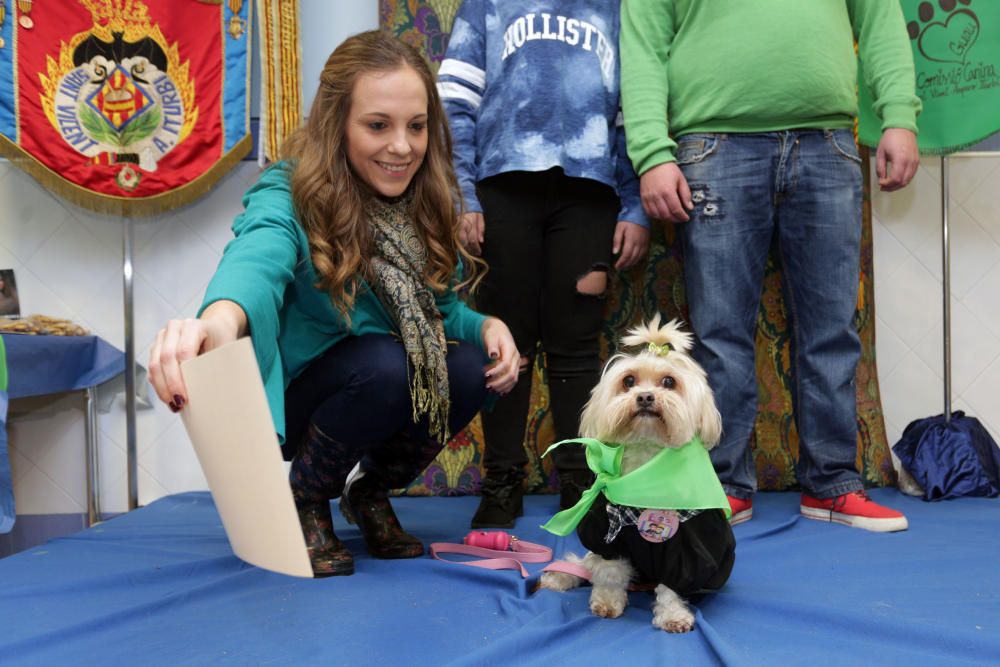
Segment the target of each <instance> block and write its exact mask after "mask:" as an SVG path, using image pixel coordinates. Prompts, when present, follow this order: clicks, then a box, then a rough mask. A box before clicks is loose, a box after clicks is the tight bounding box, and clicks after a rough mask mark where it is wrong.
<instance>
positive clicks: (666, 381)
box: [660, 375, 677, 389]
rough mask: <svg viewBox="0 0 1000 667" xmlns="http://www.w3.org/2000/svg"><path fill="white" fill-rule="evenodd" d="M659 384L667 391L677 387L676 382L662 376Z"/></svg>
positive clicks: (669, 377)
mask: <svg viewBox="0 0 1000 667" xmlns="http://www.w3.org/2000/svg"><path fill="white" fill-rule="evenodd" d="M660 384H661V385H662V386H663V387H665V388H667V389H673V388H674V387H676V386H677V380H675V379H674V378H672V377H671V376H669V375H667V376H664V378H663V379H662V380H660Z"/></svg>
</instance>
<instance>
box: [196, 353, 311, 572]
mask: <svg viewBox="0 0 1000 667" xmlns="http://www.w3.org/2000/svg"><path fill="white" fill-rule="evenodd" d="M181 373H182V375H183V376H184V383H185V385H186V386H187V390H188V403H187V405H185V406H184V409H183V410H181V417H182V419H183V421H184V426H185V428H186V429H187V432H188V436H189V437H190V438H191V442H192V443H193V444H194V448H195V452H196V453H197V455H198V461H199V462H200V463H201V468H202V470H203V471H204V472H205V478H206V479H207V480H208V486H209V488H210V489H211V491H212V498H213V499H214V500H215V506H216V507H217V508H218V511H219V515H220V516H221V517H222V525H223V526H224V527H225V529H226V535H227V536H228V537H229V543H230V544H231V545H232V547H233V551H234V552H235V553H236V555H237V556H239V557H240V558H242V559H243V560H245V561H246V562H248V563H251V564H252V565H256V566H258V567H262V568H264V569H267V570H273V571H275V572H280V573H282V574H288V575H293V576H296V577H312V576H313V574H312V568H311V567H310V565H309V553H308V551H307V550H306V544H305V538H304V537H303V536H302V528H301V527H300V525H299V521H298V515H297V514H296V511H295V503H294V501H293V500H292V491H291V488H290V487H289V484H288V475H287V473H286V472H285V466H284V462H283V461H282V458H281V452H280V447H279V446H278V438H277V435H276V434H275V432H274V423H273V422H272V421H271V412H270V410H269V408H268V405H267V398H266V397H265V395H264V385H263V382H262V381H261V377H260V371H259V370H258V369H257V361H256V358H255V357H254V353H253V347H252V345H251V343H250V339H249V338H241V339H240V340H238V341H236V342H235V343H230V344H229V345H225V346H223V347H220V348H218V349H215V350H212V351H211V352H207V353H205V354H202V355H200V356H198V357H196V358H194V359H190V360H188V361H185V362H183V363H182V364H181Z"/></svg>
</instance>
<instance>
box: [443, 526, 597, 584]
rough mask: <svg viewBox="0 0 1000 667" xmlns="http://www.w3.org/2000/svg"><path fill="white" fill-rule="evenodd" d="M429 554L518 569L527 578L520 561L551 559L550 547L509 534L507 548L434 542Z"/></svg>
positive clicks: (492, 566)
mask: <svg viewBox="0 0 1000 667" xmlns="http://www.w3.org/2000/svg"><path fill="white" fill-rule="evenodd" d="M439 554H461V555H463V556H479V557H481V558H483V559H484V560H470V561H454V560H448V559H447V558H441V556H440V555H439ZM431 556H433V557H434V558H436V559H438V560H442V561H444V562H446V563H454V564H456V565H471V566H472V567H482V568H486V569H487V570H520V571H521V576H522V577H524V578H527V577H528V571H527V570H525V569H524V565H522V563H547V562H549V561H550V560H552V549H550V548H549V547H546V546H543V545H541V544H535V543H533V542H525V541H524V540H519V539H517V538H516V537H514V536H513V535H511V536H510V548H509V549H487V548H485V547H476V546H471V545H468V544H451V543H449V542H434V543H433V544H431ZM549 567H551V565H550V566H549ZM588 578H589V576H588Z"/></svg>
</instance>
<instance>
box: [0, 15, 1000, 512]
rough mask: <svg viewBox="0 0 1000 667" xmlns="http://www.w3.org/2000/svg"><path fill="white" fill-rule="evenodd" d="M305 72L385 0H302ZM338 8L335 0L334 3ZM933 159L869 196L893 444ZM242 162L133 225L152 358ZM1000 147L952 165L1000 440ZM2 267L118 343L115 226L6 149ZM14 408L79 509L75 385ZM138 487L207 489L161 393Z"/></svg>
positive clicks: (931, 301) (44, 507) (959, 312)
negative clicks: (183, 202) (199, 193)
mask: <svg viewBox="0 0 1000 667" xmlns="http://www.w3.org/2000/svg"><path fill="white" fill-rule="evenodd" d="M301 6H302V12H303V16H305V17H307V18H306V20H304V21H303V23H302V39H303V77H304V82H305V83H304V89H305V90H304V92H305V93H306V94H307V101H311V99H312V94H313V92H314V90H313V89H314V88H315V85H316V80H317V78H318V74H319V70H320V68H321V67H322V64H323V62H325V60H326V57H327V55H328V54H329V52H330V51H331V50H332V48H333V47H334V46H335V45H336V44H337V43H339V41H340V40H341V39H342V38H343V37H346V36H347V35H349V34H352V33H355V32H359V31H361V30H366V29H370V28H374V27H376V24H377V3H376V1H375V0H338V1H337V2H336V3H329V2H326V1H324V0H301ZM334 7H336V9H334ZM937 163H938V161H937V159H936V158H925V159H924V164H923V166H921V168H920V170H919V172H918V174H917V176H916V179H915V181H914V183H913V185H911V186H910V187H909V188H907V189H906V190H904V191H902V192H899V193H896V194H893V195H884V194H881V193H876V194H875V201H874V218H875V219H874V221H873V222H874V232H875V295H876V315H877V318H878V324H877V339H878V343H877V344H878V366H879V379H880V384H881V389H882V400H883V405H884V408H885V417H886V426H887V429H888V435H889V441H890V444H891V443H893V442H895V441H896V440H897V439H898V437H899V435H900V434H901V433H902V430H903V428H904V427H905V426H906V424H907V423H909V421H910V420H912V419H916V418H918V417H923V416H927V415H931V414H938V413H940V412H941V410H942V404H943V399H942V391H943V389H942V386H943V385H942V379H941V378H942V370H941V367H942V363H941V352H940V350H941V333H940V331H941V307H940V302H941V297H940V294H941V277H940V276H941V270H940V246H939V238H940V205H939V199H938V192H939V189H940V188H939V186H940V170H939V168H938V166H937ZM256 173H257V168H256V166H255V165H254V164H252V163H242V164H241V165H240V166H239V167H238V168H237V169H236V170H234V171H233V172H232V173H231V174H229V175H228V176H226V177H225V178H224V179H223V180H222V181H221V182H220V183H219V185H218V186H217V187H216V188H215V190H214V191H213V192H212V193H211V194H209V195H208V196H206V197H205V198H203V199H202V200H200V201H199V202H197V203H196V204H193V205H191V206H188V207H187V208H184V209H181V210H177V211H174V212H172V213H170V214H167V215H163V216H160V217H159V218H156V219H153V220H150V221H147V222H143V223H140V224H138V225H137V227H136V230H135V236H136V240H135V260H136V261H135V274H136V275H135V326H136V341H137V342H136V349H137V357H138V358H139V359H140V360H142V361H144V360H145V359H146V358H147V357H148V351H149V347H150V345H151V343H152V341H153V337H154V335H155V332H156V330H157V329H158V328H159V327H160V326H161V325H162V324H163V322H165V321H166V320H167V319H169V318H172V317H187V316H192V315H193V314H194V313H195V311H196V309H197V307H198V305H199V303H200V300H201V296H202V292H203V290H204V287H205V285H206V283H207V281H208V279H209V277H210V275H211V273H212V272H213V271H214V269H215V265H216V263H217V262H218V258H219V256H220V255H221V253H222V250H223V247H224V246H225V243H226V242H227V240H228V239H229V237H230V232H229V225H230V223H231V221H232V218H233V216H234V215H236V213H237V212H238V211H239V209H240V196H241V194H242V192H243V190H244V189H245V188H246V187H247V186H248V185H249V184H250V183H251V182H252V181H253V180H254V179H255V178H256ZM998 192H1000V157H991V158H962V157H958V158H953V167H952V177H951V198H952V202H951V206H952V208H951V211H952V215H951V222H952V225H951V231H952V248H953V254H952V294H953V298H954V302H953V347H954V351H953V358H954V375H953V382H954V407H955V408H956V409H964V410H967V411H968V412H969V413H970V414H972V415H974V416H977V417H979V418H980V419H981V420H982V421H984V422H985V423H986V424H987V426H988V428H989V429H990V431H991V433H992V434H993V436H994V438H997V439H998V440H1000V299H998V298H997V297H996V294H997V293H998V292H1000V205H998V204H1000V196H998V194H997V193H998ZM0 202H3V204H4V205H3V206H0V268H6V267H13V268H14V269H15V271H16V273H17V279H18V287H19V288H20V296H21V304H22V309H23V312H25V313H34V312H39V313H45V314H48V315H53V316H57V317H67V318H71V319H73V320H74V321H76V322H78V323H80V324H82V325H83V326H86V327H88V328H90V329H91V330H93V331H94V332H95V333H97V334H98V335H100V336H102V337H104V338H105V339H107V340H108V341H110V342H112V343H113V344H115V345H117V346H119V347H122V346H123V344H124V342H123V334H122V297H121V250H120V249H121V226H120V224H119V222H117V221H115V220H109V219H107V218H105V217H102V216H99V215H95V214H92V213H89V212H87V211H84V210H82V209H79V208H76V207H74V206H72V205H70V204H67V203H65V202H64V201H63V200H61V199H59V198H57V197H55V196H53V195H51V194H50V193H48V192H47V191H45V190H44V189H43V188H42V187H40V186H39V185H38V184H37V183H36V182H35V181H34V180H32V179H31V178H30V177H28V176H27V175H25V174H24V173H23V172H21V171H20V170H18V169H16V168H15V167H13V166H12V165H10V164H9V163H7V162H2V161H0ZM43 403H44V405H42V407H39V408H38V409H35V410H33V411H31V412H29V413H26V414H24V415H21V416H16V417H14V418H12V419H11V422H10V424H9V427H10V445H11V447H10V449H11V463H12V471H13V478H14V491H15V496H16V499H17V503H18V508H17V509H18V512H19V513H22V514H48V513H61V512H66V513H71V512H82V511H84V508H85V498H84V484H83V472H82V470H83V469H82V466H83V440H84V431H83V418H82V412H81V410H80V405H79V401H78V400H77V399H76V398H75V397H68V398H62V399H59V400H55V401H52V400H48V401H44V402H43ZM123 408H124V402H123V400H122V398H121V397H119V398H118V399H117V400H116V402H115V404H114V405H113V406H112V409H111V412H110V413H109V414H107V415H101V422H100V463H101V494H102V500H103V503H104V507H103V509H104V510H105V511H123V510H124V509H125V507H126V498H127V496H126V494H127V490H126V469H125V453H124V452H125V414H124V409H123ZM138 450H139V470H140V475H139V500H140V503H142V504H146V503H149V502H151V501H153V500H155V499H156V498H159V497H161V496H163V495H167V494H171V493H178V492H181V491H187V490H192V489H204V488H205V481H204V477H203V476H202V474H201V471H200V468H199V466H198V464H197V461H196V459H195V456H194V453H193V450H192V449H191V446H190V443H189V442H188V440H187V437H186V435H185V433H184V429H183V427H182V426H181V423H180V420H179V419H178V418H177V417H176V416H175V415H173V414H172V413H171V412H170V411H169V410H167V409H166V408H165V407H163V406H162V405H159V404H157V405H156V406H155V407H154V408H152V409H149V410H142V411H140V412H139V413H138Z"/></svg>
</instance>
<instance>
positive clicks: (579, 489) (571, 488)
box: [559, 470, 594, 510]
mask: <svg viewBox="0 0 1000 667" xmlns="http://www.w3.org/2000/svg"><path fill="white" fill-rule="evenodd" d="M593 485H594V473H592V472H591V471H590V470H567V471H565V472H562V471H560V473H559V509H561V510H564V509H569V508H570V507H573V506H574V505H576V504H577V503H578V502H580V496H582V495H583V492H584V491H586V490H587V489H589V488H590V487H591V486H593Z"/></svg>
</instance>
